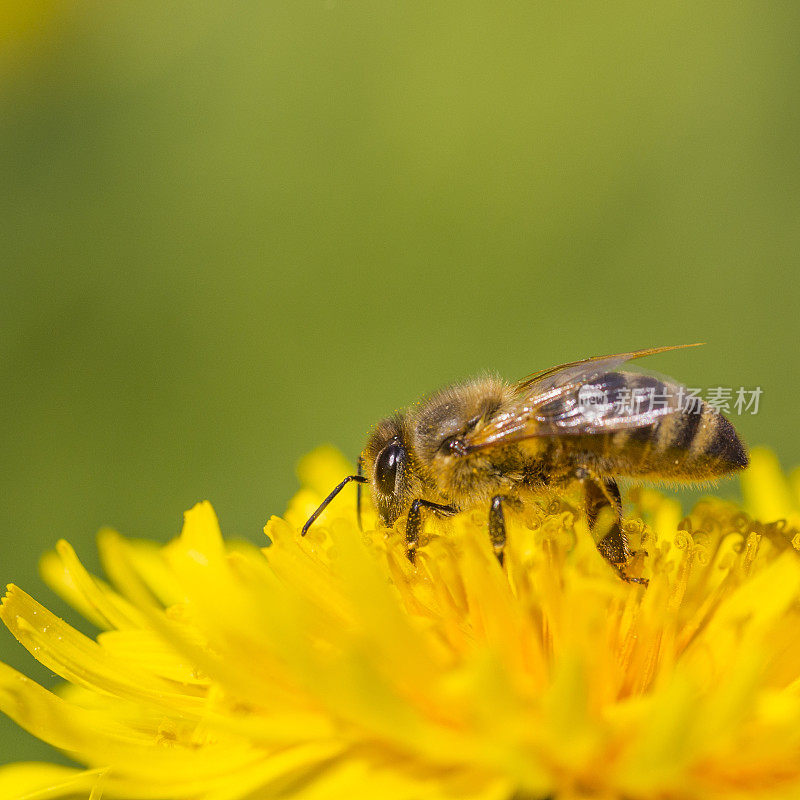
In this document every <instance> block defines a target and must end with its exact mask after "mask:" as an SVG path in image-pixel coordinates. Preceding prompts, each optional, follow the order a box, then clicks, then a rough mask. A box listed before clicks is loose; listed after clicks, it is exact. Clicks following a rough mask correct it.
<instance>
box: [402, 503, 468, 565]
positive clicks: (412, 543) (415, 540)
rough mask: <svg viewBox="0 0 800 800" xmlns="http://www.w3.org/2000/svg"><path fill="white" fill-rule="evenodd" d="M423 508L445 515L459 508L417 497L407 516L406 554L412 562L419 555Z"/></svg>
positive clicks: (453, 512)
mask: <svg viewBox="0 0 800 800" xmlns="http://www.w3.org/2000/svg"><path fill="white" fill-rule="evenodd" d="M423 508H426V509H430V510H431V511H433V512H434V513H436V514H444V515H445V516H450V515H451V514H455V513H456V511H457V510H458V509H456V508H454V507H453V506H446V505H442V504H441V503H432V502H431V501H430V500H423V499H422V498H417V499H416V500H415V501H414V502H413V503H412V504H411V508H410V509H409V510H408V517H407V518H406V556H407V558H408V560H409V561H410V562H411V563H412V564H413V563H414V560H415V559H416V557H417V546H418V545H419V534H420V531H421V530H422V509H423Z"/></svg>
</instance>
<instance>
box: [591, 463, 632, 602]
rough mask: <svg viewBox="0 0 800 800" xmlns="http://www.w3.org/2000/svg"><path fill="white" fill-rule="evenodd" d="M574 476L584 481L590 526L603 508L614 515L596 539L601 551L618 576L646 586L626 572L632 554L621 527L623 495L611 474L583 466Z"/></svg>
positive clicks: (593, 524) (592, 525)
mask: <svg viewBox="0 0 800 800" xmlns="http://www.w3.org/2000/svg"><path fill="white" fill-rule="evenodd" d="M576 477H577V478H578V479H579V480H580V481H581V482H582V483H583V485H584V487H585V491H586V516H587V518H588V520H589V527H590V528H594V527H595V523H596V522H597V518H598V516H599V515H600V512H601V511H602V510H603V509H605V508H611V509H613V511H614V515H615V519H614V522H613V523H612V525H611V528H610V529H609V530H608V532H607V533H606V534H605V535H604V536H603V538H602V539H601V540H600V541H599V542H597V549H598V550H599V551H600V555H602V556H603V558H605V559H606V561H608V563H609V564H611V566H612V567H614V569H615V570H616V571H617V573H618V574H619V576H620V577H621V578H622V579H623V580H624V581H627V582H628V583H641V584H644V585H645V586H647V580H645V579H644V578H633V577H631V576H629V575H627V574H626V572H625V565H626V564H627V563H628V562H629V561H630V560H631V558H632V557H633V553H632V552H631V548H630V544H629V543H628V537H627V536H626V534H625V531H623V530H622V498H621V497H620V493H619V487H618V486H617V482H616V481H615V480H613V479H612V478H605V479H603V478H600V477H598V476H596V475H592V474H590V473H589V472H587V471H586V470H578V472H577V473H576Z"/></svg>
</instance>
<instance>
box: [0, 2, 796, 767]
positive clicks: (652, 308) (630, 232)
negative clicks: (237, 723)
mask: <svg viewBox="0 0 800 800" xmlns="http://www.w3.org/2000/svg"><path fill="white" fill-rule="evenodd" d="M798 23H800V6H798V5H797V4H795V3H763V2H741V3H736V4H717V3H702V2H701V3H663V4H643V3H638V2H630V3H622V2H616V3H596V4H593V3H578V4H571V5H569V7H567V6H564V5H561V4H550V3H547V4H545V3H531V2H520V3H509V2H499V3H479V4H473V3H470V2H464V0H459V2H437V3H435V4H402V3H388V2H385V3H380V2H378V3H365V2H361V1H360V0H348V1H347V2H343V1H342V2H339V0H329V2H325V1H324V0H318V1H317V2H294V3H291V4H289V3H286V4H277V3H231V2H216V3H209V2H197V1H195V2H191V3H188V2H175V3H168V4H167V3H159V2H138V3H100V2H83V3H61V4H60V3H56V2H40V3H36V4H31V3H26V2H24V1H23V2H9V4H8V6H7V8H6V10H5V11H3V12H0V26H1V27H0V42H2V54H0V175H1V176H2V194H1V195H0V197H2V203H3V206H2V208H3V210H2V215H0V241H1V242H2V251H0V252H1V253H2V255H0V258H2V282H1V283H0V325H2V337H0V370H2V373H1V374H2V393H3V401H2V408H0V415H2V416H1V417H0V421H1V423H2V431H3V440H2V449H1V450H0V471H1V474H0V478H1V479H2V489H1V490H0V494H1V497H0V578H1V579H2V581H3V582H7V581H10V580H13V581H15V582H16V583H18V584H20V585H21V586H22V587H23V588H25V589H27V590H28V591H29V592H31V593H33V594H35V595H36V596H37V597H40V598H42V599H43V600H44V601H45V602H46V603H47V604H49V605H50V606H51V607H53V608H54V609H56V610H58V611H59V613H66V614H68V618H69V619H70V620H71V621H76V622H77V619H76V617H77V615H75V614H71V613H68V612H67V611H66V610H65V609H64V607H63V606H62V605H60V604H58V603H57V602H55V601H53V599H52V595H51V594H50V593H49V592H48V591H47V590H46V589H45V588H44V586H43V585H42V583H41V581H40V579H39V578H38V576H37V572H36V563H37V559H38V556H39V554H40V553H41V552H42V551H43V550H45V549H46V548H48V547H50V546H51V545H52V544H53V543H54V542H55V541H56V540H57V539H58V538H59V537H65V538H67V539H69V540H70V541H71V542H72V543H73V544H74V545H75V546H76V548H77V550H78V552H79V554H80V555H81V556H82V557H83V558H84V559H85V560H86V561H87V563H88V564H90V565H91V566H93V567H95V566H96V564H97V560H96V557H95V555H94V536H95V533H96V531H97V530H98V528H100V527H101V526H103V525H111V526H114V527H116V528H118V529H119V530H121V531H122V532H123V533H126V534H130V535H135V536H142V537H150V538H155V539H158V540H162V541H163V540H166V539H167V538H169V537H171V536H173V535H174V534H175V533H176V532H177V531H178V529H179V526H180V519H181V513H182V511H183V510H184V509H186V508H188V507H189V506H191V505H192V504H193V503H194V502H196V501H197V500H199V499H202V498H208V499H210V500H211V501H212V502H213V503H214V505H215V507H216V509H217V512H218V514H219V515H220V518H221V521H222V525H223V529H224V531H225V532H226V533H228V534H230V535H239V536H245V537H248V538H251V539H253V540H258V539H259V537H260V535H261V527H262V525H263V523H264V521H265V520H266V518H267V517H268V515H269V514H271V513H273V512H276V513H280V512H281V511H282V510H283V508H284V504H285V503H286V501H287V499H288V497H289V496H290V494H291V493H292V491H293V489H294V488H295V485H296V483H295V477H294V466H295V464H296V462H297V460H298V459H299V458H300V457H301V456H302V455H303V454H304V453H306V452H307V451H308V450H310V449H311V448H313V447H314V446H315V445H317V444H319V443H322V442H333V443H335V444H336V445H338V446H339V447H341V448H342V449H343V450H344V451H345V452H347V453H348V454H352V455H353V456H355V454H356V453H357V452H358V450H359V449H360V446H361V443H362V441H363V438H364V436H365V434H366V432H367V431H368V429H369V426H370V425H371V424H372V423H373V422H374V421H375V420H376V419H377V418H379V417H380V416H381V415H383V414H385V413H387V412H390V411H392V410H393V409H395V408H396V407H397V406H400V405H403V404H405V403H407V402H409V401H412V400H414V399H415V398H417V396H419V395H420V394H421V393H423V392H425V391H428V390H431V389H433V388H435V387H436V386H438V385H440V384H441V383H443V382H446V381H449V380H451V379H453V378H457V377H462V376H467V375H470V374H472V373H476V372H481V371H485V370H493V371H498V372H499V373H501V374H502V375H505V376H507V377H515V376H521V375H523V374H525V373H528V372H530V371H532V370H534V369H537V368H541V367H544V366H549V365H552V364H556V363H559V362H563V361H568V360H572V359H576V358H581V357H585V356H588V355H594V354H600V353H606V352H615V351H620V350H627V349H631V348H639V347H647V346H651V345H658V344H673V343H681V342H690V341H705V342H708V344H707V345H706V346H705V347H704V348H700V349H697V350H690V351H684V352H678V353H670V354H666V355H663V356H659V357H658V358H657V359H656V358H654V359H653V360H652V362H651V364H650V366H652V367H654V368H655V369H657V370H659V371H661V372H665V373H668V374H672V375H674V376H675V377H678V378H680V379H682V380H684V381H685V382H686V383H688V384H689V385H692V386H713V385H723V386H734V387H738V386H740V385H745V386H748V387H753V386H761V387H762V388H763V392H764V393H763V397H762V401H761V408H760V411H759V414H758V415H756V416H744V417H741V418H736V417H734V420H735V421H736V422H737V425H738V427H739V428H740V430H741V432H742V434H743V436H744V438H745V439H746V440H747V441H748V442H749V443H751V444H758V443H768V444H771V445H772V446H773V447H774V448H776V449H777V451H778V453H779V455H780V457H781V459H782V461H783V463H784V464H785V465H787V466H789V465H792V464H794V463H797V462H800V426H798V421H797V419H796V410H797V402H796V398H797V393H798V389H800V377H799V376H798V372H797V364H798V359H797V351H796V348H797V343H798V340H799V338H800V337H798V332H799V329H800V322H799V321H798V300H800V284H799V283H798V276H797V267H796V263H797V257H796V256H797V252H798V247H800V147H799V146H798V143H799V142H800V47H798V33H800V26H799V25H798ZM735 489H736V487H735V485H734V486H732V487H728V490H729V491H735ZM78 624H80V623H78ZM2 633H3V635H2V636H1V637H0V659H3V660H5V661H7V662H9V663H11V664H12V665H14V666H15V667H17V668H19V669H22V670H24V671H25V672H26V673H27V674H29V675H32V676H34V677H35V678H36V679H37V680H40V681H42V682H44V683H45V684H46V685H52V684H53V683H54V676H53V675H52V674H51V673H49V672H48V671H47V670H44V669H42V668H40V667H38V665H35V664H34V662H33V659H32V658H31V657H30V656H28V655H27V653H25V652H24V651H23V650H22V648H21V647H20V646H19V645H17V644H16V643H15V642H14V641H13V640H12V638H11V636H10V635H8V634H7V633H5V632H2ZM49 757H50V753H49V751H48V749H47V748H46V747H45V746H44V745H41V744H39V743H37V742H35V741H34V740H33V739H32V738H31V737H29V736H27V735H26V734H23V733H21V732H20V731H19V730H18V729H16V728H15V727H14V726H13V725H12V724H11V723H10V722H8V721H7V720H6V719H5V718H3V719H0V763H2V762H6V761H13V760H17V759H21V758H49Z"/></svg>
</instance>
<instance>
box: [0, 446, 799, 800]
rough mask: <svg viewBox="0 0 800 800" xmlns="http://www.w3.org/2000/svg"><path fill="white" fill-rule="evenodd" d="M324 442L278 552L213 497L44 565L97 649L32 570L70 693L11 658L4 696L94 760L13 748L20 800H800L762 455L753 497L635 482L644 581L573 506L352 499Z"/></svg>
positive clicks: (785, 550)
mask: <svg viewBox="0 0 800 800" xmlns="http://www.w3.org/2000/svg"><path fill="white" fill-rule="evenodd" d="M346 470H347V465H346V464H345V463H344V462H343V460H342V459H341V457H339V456H337V455H335V454H334V453H332V452H331V451H329V450H320V451H318V452H317V453H315V454H313V455H312V456H310V457H309V458H308V459H306V461H305V462H304V464H303V465H302V477H303V478H304V484H305V488H304V489H303V490H302V491H300V492H299V493H298V495H297V496H296V497H295V498H294V500H293V501H292V503H291V505H290V508H289V510H288V511H287V513H286V515H285V518H283V519H280V518H273V519H271V520H270V522H269V523H268V525H267V527H266V533H267V535H268V536H269V539H270V540H271V545H270V546H268V547H264V548H257V547H255V546H251V545H246V544H241V543H236V544H234V543H228V544H226V542H225V541H224V540H223V538H222V536H221V534H220V529H219V526H218V523H217V519H216V517H215V515H214V512H213V510H212V508H211V506H210V505H209V504H208V503H200V504H198V505H197V506H195V507H194V508H193V509H192V510H191V511H188V512H187V513H186V516H185V523H184V527H183V531H182V532H181V534H180V536H178V537H177V538H176V539H175V540H173V541H172V542H170V543H169V544H167V545H165V546H163V547H161V546H157V545H155V544H148V543H145V542H139V541H130V540H126V539H123V538H122V537H121V536H119V535H118V534H116V533H113V532H108V531H106V532H103V533H102V534H101V535H100V538H99V546H100V553H101V556H102V559H103V565H104V569H105V572H106V574H107V577H108V581H107V582H106V581H104V580H101V579H99V578H96V577H94V576H92V575H90V574H89V573H88V572H87V571H86V570H85V569H84V568H83V567H82V565H81V563H80V562H79V561H78V559H77V557H76V555H75V553H74V552H73V550H72V548H71V547H70V546H69V545H68V544H67V543H66V542H59V544H58V545H57V547H56V550H55V552H54V553H50V554H48V555H47V556H46V557H45V558H44V560H43V563H42V570H43V574H44V576H45V578H46V579H47V581H48V582H49V583H50V585H51V586H52V587H53V588H54V589H55V590H56V591H57V592H58V593H59V594H61V595H62V596H63V597H65V598H66V599H67V600H68V601H69V602H70V603H71V604H72V605H73V606H74V607H75V608H76V609H77V610H78V611H79V612H81V613H82V614H83V615H84V616H86V617H87V618H88V619H89V620H91V622H93V623H94V624H95V625H96V626H97V627H98V628H99V629H100V630H101V632H100V633H99V634H98V635H97V637H96V639H91V638H88V637H86V636H84V635H83V634H81V633H79V632H78V631H76V630H75V629H74V628H72V627H70V626H69V625H68V624H67V623H65V622H63V621H62V620H60V619H58V618H57V617H55V616H54V615H53V614H51V613H50V612H48V611H47V610H46V608H44V607H43V606H41V605H39V604H38V603H37V602H36V601H35V600H34V599H33V598H32V597H30V596H29V595H27V594H26V593H25V592H23V591H22V590H21V589H19V588H17V587H15V586H10V587H9V589H8V593H7V594H6V597H5V599H4V600H3V604H2V619H3V621H4V622H5V624H6V625H7V626H8V628H9V629H10V631H11V632H12V633H13V634H14V636H16V637H17V639H19V641H20V642H21V643H22V644H23V645H24V646H25V647H26V648H27V649H28V650H29V651H30V652H31V653H32V654H33V655H34V656H35V657H36V658H37V659H38V660H39V661H40V662H41V663H42V664H44V665H45V666H47V667H48V668H49V669H51V670H52V671H53V672H55V673H57V674H58V675H60V676H61V677H62V678H63V679H64V681H65V683H64V684H63V685H61V686H60V687H59V688H58V689H57V690H56V691H55V692H51V691H48V690H46V689H44V688H42V687H40V686H39V685H37V684H36V683H34V682H33V681H30V680H29V679H27V678H26V677H24V676H23V675H21V674H19V673H18V672H16V671H14V670H12V669H11V668H9V667H7V666H5V665H0V709H2V710H3V711H4V712H5V713H6V714H8V715H9V716H10V717H11V718H12V719H14V720H15V721H16V722H17V723H18V724H19V725H21V726H22V727H23V728H25V729H26V730H28V731H30V732H31V733H33V734H34V735H36V736H38V737H40V738H41V739H43V740H45V741H46V742H49V743H50V744H52V745H54V746H55V747H57V748H59V749H60V750H62V751H63V752H65V753H66V754H67V755H68V756H70V757H71V758H72V759H74V761H75V762H77V763H79V764H81V765H83V768H70V767H62V766H56V765H48V764H14V765H10V766H7V767H5V768H3V769H2V770H0V796H1V797H3V798H4V799H5V800H11V798H26V799H27V800H33V798H49V799H52V798H78V797H81V798H87V797H91V798H93V800H97V798H100V797H102V798H107V799H111V798H127V799H129V800H148V799H152V800H178V799H180V800H184V799H185V800H190V799H191V800H256V799H257V798H273V797H274V798H303V800H317V799H318V798H319V799H320V800H321V799H322V798H361V797H363V798H370V799H371V798H380V799H381V800H428V799H429V800H473V799H474V800H501V799H502V798H508V799H509V800H511V798H514V800H523V799H524V800H535V799H536V798H550V797H555V798H559V799H562V798H603V799H607V800H612V799H613V798H625V799H626V800H635V799H637V798H653V799H654V800H655V799H656V798H659V799H660V800H664V798H686V800H690V799H691V798H698V799H699V798H704V799H705V798H719V799H720V800H722V798H725V800H730V799H731V798H738V797H748V798H796V797H798V796H800V635H798V631H800V602H799V601H800V557H799V556H798V553H797V547H798V546H799V545H800V539H798V538H797V537H796V536H795V530H796V529H797V528H798V527H800V481H799V480H798V479H797V478H795V479H794V480H793V481H791V482H790V481H787V480H786V479H785V478H784V477H783V475H782V474H781V473H780V471H779V469H778V467H777V462H776V461H775V459H774V457H773V456H771V455H770V454H769V453H766V452H758V451H757V452H755V453H753V464H752V467H751V468H750V469H749V470H748V471H747V472H746V473H745V474H744V476H743V478H742V480H743V489H744V497H745V503H744V506H743V507H740V506H737V505H733V504H731V503H726V502H723V501H721V500H714V499H709V500H704V501H702V502H700V503H699V504H698V505H697V506H696V507H695V509H694V510H693V511H692V513H691V514H690V515H689V516H688V517H686V518H683V517H682V514H681V511H680V508H679V506H678V504H677V503H676V502H675V501H674V500H670V499H667V498H665V497H664V496H663V495H661V494H660V493H658V492H655V491H652V490H632V491H631V492H630V499H631V500H632V504H633V507H632V511H631V513H630V515H629V516H628V518H627V522H626V525H627V527H628V529H629V531H630V534H631V538H632V540H634V542H635V543H636V544H637V545H638V546H639V548H640V552H639V555H638V556H637V559H638V561H637V563H636V564H635V565H633V566H634V568H635V569H636V570H637V571H638V573H639V574H641V575H644V576H646V577H648V578H649V587H648V588H644V587H643V586H641V585H636V584H626V583H624V582H622V581H621V580H620V579H619V577H618V576H617V574H616V573H615V572H614V571H613V569H612V568H611V567H610V566H609V565H608V564H607V563H606V562H605V561H604V560H603V559H602V557H601V556H600V555H599V554H598V552H597V549H596V548H595V546H594V544H593V541H592V538H591V536H590V534H589V532H588V529H587V527H586V524H585V521H584V520H583V518H582V516H581V515H580V514H578V513H577V512H576V511H575V510H574V508H573V507H572V506H571V505H570V498H569V497H553V498H550V499H548V500H547V501H546V502H545V503H543V504H542V506H532V507H531V508H530V509H528V510H527V511H526V512H525V513H524V514H521V515H519V516H517V517H514V516H511V515H510V516H509V519H508V523H509V535H508V546H507V550H506V564H505V568H504V569H503V568H501V567H500V565H499V564H498V562H497V560H496V559H495V558H494V556H493V554H492V550H491V546H490V544H489V541H488V536H487V534H486V519H485V514H480V513H477V512H475V513H464V514H460V515H458V516H457V517H455V518H453V519H451V520H447V521H443V522H437V521H435V520H431V523H430V525H429V526H428V536H427V539H426V541H425V542H424V543H423V546H421V547H420V550H419V552H418V555H417V563H416V564H415V565H412V564H410V563H409V562H408V560H407V559H406V558H405V555H404V549H403V542H402V536H401V535H400V534H398V533H396V532H393V531H387V530H383V529H377V530H376V529H375V524H374V519H373V518H370V517H369V515H367V519H366V523H367V524H366V525H365V532H364V533H363V534H362V533H361V532H360V531H359V530H358V527H357V525H356V520H355V512H354V504H353V503H352V502H348V500H347V498H346V497H342V498H339V499H337V501H336V502H335V503H334V504H332V505H331V506H330V507H329V509H328V510H327V511H326V513H325V516H324V517H322V518H321V519H320V521H319V522H318V523H317V524H316V526H315V527H313V528H312V529H311V531H310V532H309V535H308V536H307V537H305V538H304V539H303V538H301V537H300V536H299V526H300V525H301V524H302V523H303V522H304V521H305V519H306V518H307V516H308V515H309V514H310V512H311V511H312V510H313V509H314V508H315V507H316V506H317V504H318V503H319V501H320V500H321V498H322V497H323V496H324V495H325V494H326V493H327V491H328V490H329V488H330V487H331V486H332V485H333V484H334V483H335V482H336V481H337V480H338V479H339V478H340V477H341V476H342V474H344V473H345V472H346Z"/></svg>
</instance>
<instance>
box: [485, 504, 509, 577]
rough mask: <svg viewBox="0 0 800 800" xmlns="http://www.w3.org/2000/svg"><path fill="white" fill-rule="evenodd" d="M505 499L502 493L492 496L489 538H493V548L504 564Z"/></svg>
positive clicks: (501, 563)
mask: <svg viewBox="0 0 800 800" xmlns="http://www.w3.org/2000/svg"><path fill="white" fill-rule="evenodd" d="M503 500H504V497H503V495H501V494H497V495H495V496H494V497H493V498H492V504H491V505H490V506H489V538H490V539H491V540H492V549H493V550H494V554H495V555H496V556H497V560H498V561H499V562H500V566H501V567H502V566H503V549H504V548H505V546H506V519H505V516H504V515H503Z"/></svg>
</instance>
